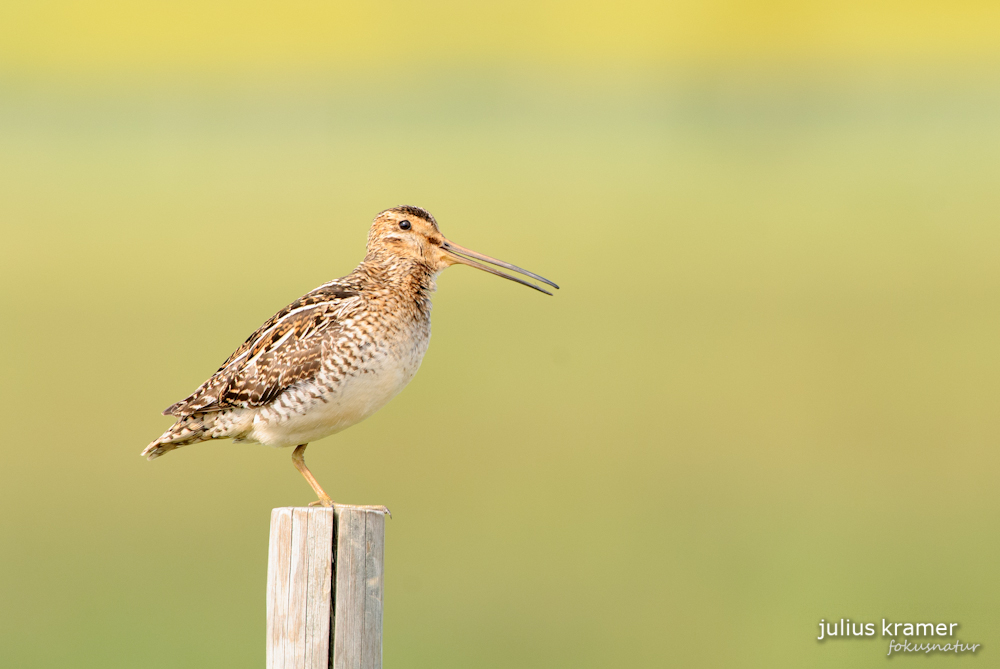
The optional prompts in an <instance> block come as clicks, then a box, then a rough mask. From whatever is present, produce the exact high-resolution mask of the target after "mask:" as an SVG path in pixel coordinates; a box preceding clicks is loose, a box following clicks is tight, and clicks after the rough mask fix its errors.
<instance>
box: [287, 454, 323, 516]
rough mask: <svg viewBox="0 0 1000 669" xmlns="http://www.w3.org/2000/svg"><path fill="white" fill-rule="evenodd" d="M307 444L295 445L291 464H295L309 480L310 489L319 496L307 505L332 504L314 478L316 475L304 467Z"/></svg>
mask: <svg viewBox="0 0 1000 669" xmlns="http://www.w3.org/2000/svg"><path fill="white" fill-rule="evenodd" d="M308 445H309V444H299V445H298V446H296V447H295V450H294V451H292V464H293V465H295V468H296V469H298V470H299V473H300V474H302V476H304V477H305V479H306V481H308V482H309V485H311V486H312V489H313V490H314V491H315V492H316V494H317V495H318V496H319V499H318V500H317V501H315V502H311V503H310V504H309V506H314V505H316V504H319V505H321V506H333V500H332V499H330V496H329V495H327V494H326V491H325V490H323V488H322V486H320V484H319V481H317V480H316V477H315V476H313V474H312V472H311V471H309V468H308V467H306V457H305V453H306V446H308Z"/></svg>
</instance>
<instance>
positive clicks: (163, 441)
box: [142, 413, 217, 460]
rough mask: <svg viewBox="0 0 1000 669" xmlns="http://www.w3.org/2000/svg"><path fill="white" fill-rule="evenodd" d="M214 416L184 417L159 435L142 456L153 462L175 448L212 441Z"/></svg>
mask: <svg viewBox="0 0 1000 669" xmlns="http://www.w3.org/2000/svg"><path fill="white" fill-rule="evenodd" d="M216 416H217V414H211V413H209V414H195V415H193V416H184V417H183V418H181V419H180V420H178V421H177V422H176V423H174V424H173V425H171V426H170V429H168V430H167V431H166V432H164V433H163V434H161V435H160V437H159V438H158V439H157V440H156V441H154V442H153V443H151V444H150V445H149V446H147V447H146V448H145V449H143V451H142V455H144V456H145V457H146V459H147V460H155V459H156V458H158V457H160V456H161V455H163V454H164V453H169V452H170V451H172V450H174V449H175V448H180V447H181V446H187V445H188V444H196V443H198V442H199V441H207V440H208V439H212V438H213V435H212V434H211V431H212V428H213V427H215V422H216Z"/></svg>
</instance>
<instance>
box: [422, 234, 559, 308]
mask: <svg viewBox="0 0 1000 669" xmlns="http://www.w3.org/2000/svg"><path fill="white" fill-rule="evenodd" d="M441 248H443V249H444V250H445V251H447V252H448V255H449V256H450V257H451V259H452V260H454V261H455V262H457V263H461V264H463V265H468V266H470V267H475V268H476V269H481V270H483V271H484V272H489V273H490V274H496V275H497V276H502V277H503V278H505V279H510V280H511V281H516V282H517V283H519V284H521V285H522V286H527V287H528V288H534V289H535V290H537V291H538V292H540V293H545V294H546V295H551V294H552V293H550V292H549V291H547V290H545V289H544V288H539V287H538V286H536V285H535V284H533V283H531V282H530V281H525V280H524V279H520V278H518V277H516V276H511V275H510V274H507V273H506V272H501V271H500V270H498V269H496V268H494V267H490V266H489V265H484V264H483V263H482V262H476V261H477V260H482V261H483V262H488V263H490V265H496V266H497V267H503V268H504V269H509V270H511V271H512V272H517V273H518V274H523V275H524V276H529V277H531V278H532V279H535V280H536V281H541V282H542V283H544V284H548V285H550V286H552V287H553V288H557V289H558V288H559V286H557V285H556V284H554V283H552V282H551V281H549V280H548V279H546V278H545V277H543V276H539V275H537V274H535V273H534V272H529V271H528V270H526V269H521V268H520V267H518V266H517V265H511V264H510V263H509V262H504V261H503V260H497V259H496V258H491V257H489V256H485V255H483V254H482V253H476V252H475V251H473V250H471V249H467V248H465V247H464V246H459V245H458V244H456V243H454V242H451V241H448V240H447V239H446V240H444V242H443V243H442V244H441Z"/></svg>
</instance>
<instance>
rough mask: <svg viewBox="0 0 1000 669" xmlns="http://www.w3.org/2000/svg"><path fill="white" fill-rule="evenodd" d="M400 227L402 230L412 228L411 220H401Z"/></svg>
mask: <svg viewBox="0 0 1000 669" xmlns="http://www.w3.org/2000/svg"><path fill="white" fill-rule="evenodd" d="M399 229H400V230H409V229H410V222H409V221H400V222H399Z"/></svg>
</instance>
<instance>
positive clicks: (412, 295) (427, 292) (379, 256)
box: [354, 253, 438, 308]
mask: <svg viewBox="0 0 1000 669" xmlns="http://www.w3.org/2000/svg"><path fill="white" fill-rule="evenodd" d="M354 272H355V273H356V274H361V275H363V276H364V277H365V279H366V280H367V281H369V282H371V284H372V285H373V286H374V287H377V288H383V289H388V290H390V291H392V292H395V293H398V294H400V295H401V296H403V297H405V298H407V299H414V300H416V301H418V302H420V303H421V304H423V303H426V306H427V308H430V296H431V293H433V292H434V290H435V289H436V288H437V286H436V285H435V283H434V279H435V277H436V276H437V274H438V273H437V272H436V271H435V270H434V269H432V268H431V267H430V266H428V265H426V264H425V263H422V262H419V261H417V260H412V259H409V258H400V257H399V256H393V255H389V254H385V253H369V254H368V255H367V256H365V259H364V260H363V261H362V262H361V264H360V265H358V268H357V269H356V270H354Z"/></svg>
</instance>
